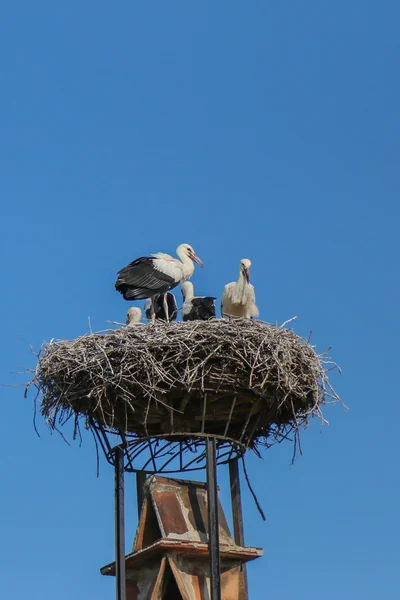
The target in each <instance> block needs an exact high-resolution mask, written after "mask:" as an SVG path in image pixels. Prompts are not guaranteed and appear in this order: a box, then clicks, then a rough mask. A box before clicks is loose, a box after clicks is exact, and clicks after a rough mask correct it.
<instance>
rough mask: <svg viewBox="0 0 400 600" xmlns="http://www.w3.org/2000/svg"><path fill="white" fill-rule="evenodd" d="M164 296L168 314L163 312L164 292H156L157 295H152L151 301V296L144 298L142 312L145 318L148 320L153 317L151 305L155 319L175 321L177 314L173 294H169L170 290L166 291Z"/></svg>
mask: <svg viewBox="0 0 400 600" xmlns="http://www.w3.org/2000/svg"><path fill="white" fill-rule="evenodd" d="M165 296H166V300H167V308H168V315H167V314H166V312H165V306H164V294H157V296H154V302H152V301H151V298H148V299H147V300H146V303H145V305H144V314H145V315H146V319H147V320H148V321H151V320H152V319H153V306H154V312H155V315H156V316H155V318H156V319H161V320H162V321H176V317H177V314H178V306H177V304H176V298H175V296H174V295H173V294H171V292H167V293H166V294H165Z"/></svg>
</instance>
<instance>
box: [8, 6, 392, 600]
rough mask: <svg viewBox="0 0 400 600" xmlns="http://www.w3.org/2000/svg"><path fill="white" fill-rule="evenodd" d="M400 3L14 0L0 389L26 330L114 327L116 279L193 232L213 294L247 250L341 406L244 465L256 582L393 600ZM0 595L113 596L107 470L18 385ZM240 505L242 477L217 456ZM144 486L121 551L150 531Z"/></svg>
mask: <svg viewBox="0 0 400 600" xmlns="http://www.w3.org/2000/svg"><path fill="white" fill-rule="evenodd" d="M399 19H400V6H399V4H398V2H394V1H391V0H388V1H387V2H383V3H382V2H378V1H373V0H371V1H368V0H367V1H366V0H346V1H344V0H337V1H336V2H327V1H321V0H308V1H306V2H294V1H292V2H266V1H265V0H258V1H252V2H248V3H244V2H237V1H236V0H230V1H229V2H227V1H219V2H210V1H206V0H203V1H202V2H187V1H183V0H181V1H172V2H137V1H135V0H123V1H121V0H114V1H113V2H106V1H104V0H96V2H95V1H93V0H86V1H85V2H78V1H77V0H69V1H68V2H54V1H53V2H50V1H49V0H38V1H37V2H31V1H29V2H28V1H27V0H21V1H19V2H7V3H4V4H3V6H2V11H1V19H0V54H1V57H2V58H1V90H2V91H1V95H0V121H1V145H0V169H1V177H0V181H1V183H0V186H1V187H0V194H1V206H2V211H1V216H2V220H1V222H2V235H1V242H2V256H3V260H2V261H1V279H2V281H3V294H2V315H3V318H2V344H1V373H0V380H1V382H2V383H3V384H13V385H15V384H18V383H22V382H24V381H26V377H25V376H21V375H14V374H12V373H11V372H15V371H20V370H21V368H22V367H23V366H25V367H32V366H34V364H35V359H34V357H33V356H32V355H31V354H30V351H29V346H28V345H27V343H26V342H24V341H23V340H26V341H27V342H29V343H31V344H32V345H33V346H34V347H35V348H38V347H39V346H40V344H41V342H42V341H43V340H49V339H51V338H73V337H76V336H78V335H81V334H83V333H85V332H87V331H88V316H90V318H91V322H92V327H93V329H103V328H105V327H107V320H108V319H112V320H122V319H123V318H124V314H125V311H126V309H127V303H125V302H124V301H123V299H122V298H121V297H120V296H119V295H118V294H117V293H116V292H115V291H114V281H115V275H116V271H117V270H118V269H119V268H121V267H122V266H124V265H126V264H127V263H128V262H129V261H130V260H133V259H134V258H136V257H138V256H141V255H143V254H147V253H149V252H155V251H159V250H161V251H165V252H173V251H174V249H175V247H176V246H177V245H178V244H179V243H180V242H188V243H190V244H192V245H193V246H194V248H195V250H196V251H197V253H198V254H199V256H200V257H201V258H202V259H203V260H204V262H205V263H206V265H207V268H206V269H205V270H204V271H199V270H197V271H196V273H195V276H194V278H193V282H194V284H195V286H196V289H197V291H198V293H200V294H210V295H218V294H220V291H221V290H222V287H223V285H224V284H225V283H226V282H228V281H231V280H232V279H234V278H235V277H236V274H237V267H238V262H239V260H240V259H241V258H243V257H248V258H250V259H251V260H252V261H253V283H254V285H255V286H256V291H257V299H258V304H259V306H260V311H261V317H262V318H263V319H265V320H267V321H270V322H278V323H280V322H282V321H284V320H286V319H288V318H290V317H292V316H294V315H298V320H297V322H296V324H295V329H296V331H297V332H298V333H300V334H302V335H307V334H308V332H309V331H310V330H312V331H313V340H314V343H315V344H317V347H318V348H319V349H321V350H323V349H325V348H326V347H327V346H329V345H332V346H333V350H332V355H333V357H334V358H335V359H336V360H337V362H339V363H340V365H341V366H342V368H343V375H342V376H341V377H339V376H334V384H335V386H336V388H337V390H338V392H339V393H340V394H341V395H342V397H343V399H344V401H345V402H346V404H347V405H348V406H349V407H350V411H349V412H347V413H346V412H344V411H343V410H342V409H341V408H340V407H334V408H331V409H330V410H328V411H327V417H328V419H329V420H330V421H331V426H330V427H326V428H325V429H324V431H323V432H322V434H321V433H320V428H319V424H318V423H315V424H314V425H313V426H312V427H310V429H309V430H308V431H306V432H305V433H304V434H303V437H302V440H303V450H304V456H303V457H301V458H299V459H298V460H297V462H296V463H295V465H294V466H293V467H291V466H290V458H291V447H290V444H288V445H287V446H284V445H281V446H279V447H275V448H273V449H271V450H269V451H266V452H265V453H264V455H263V460H259V459H257V458H256V457H254V456H252V457H249V458H248V461H247V463H248V469H249V472H250V475H251V478H252V480H253V484H254V487H255V489H256V492H257V494H258V496H259V498H260V501H261V503H262V506H263V508H264V510H265V512H266V514H267V522H266V523H264V522H262V521H261V519H260V517H259V515H258V513H257V511H256V509H255V506H254V504H253V502H252V499H251V498H250V496H249V493H248V491H247V490H246V489H244V490H243V493H244V508H245V529H246V541H247V543H248V544H249V545H259V546H262V547H263V548H264V551H265V556H264V558H263V559H260V560H258V561H256V562H255V563H253V564H252V565H251V566H250V568H249V580H250V592H251V598H260V599H264V598H265V599H266V600H268V598H273V599H274V600H287V599H288V598H293V599H295V600H303V599H304V600H337V599H338V598H340V599H341V600H354V599H358V598H360V599H361V598H362V599H363V600H372V599H376V598H385V599H387V600H391V599H397V598H398V597H399V596H400V572H399V567H398V565H399V549H398V539H399V534H400V531H399V500H400V498H399V496H400V485H399V469H398V464H397V457H398V440H397V437H398V424H399V418H400V415H399V398H398V394H399V392H398V382H397V377H396V370H397V368H398V364H397V363H398V336H399V326H398V322H399V276H398V221H399V194H400V179H399V157H400V156H399V155H400V119H399V106H400V83H399V64H400V42H399ZM0 393H1V410H2V414H1V419H0V433H1V446H2V452H1V458H0V461H1V462H0V464H1V481H2V493H1V495H0V556H1V561H0V579H1V583H0V593H1V596H2V597H4V598H13V600H14V599H15V600H22V599H25V598H27V597H29V598H30V600H50V599H53V598H54V596H55V595H56V596H57V600H71V598H74V600H84V599H85V600H86V599H87V598H94V597H95V598H96V599H97V600H103V599H104V600H106V599H109V598H113V597H114V596H113V594H114V587H113V584H114V582H113V580H111V579H107V578H104V577H101V576H100V574H99V568H100V566H102V565H104V564H106V563H107V562H109V561H110V560H112V559H113V498H112V494H113V486H112V476H113V473H112V469H111V467H109V466H108V465H107V464H106V463H105V462H104V461H102V463H101V476H100V478H99V479H96V464H95V462H96V461H95V452H94V447H93V442H92V439H91V436H90V435H87V436H85V439H84V443H83V446H82V448H79V447H78V445H77V444H74V445H72V446H71V447H68V446H67V445H66V444H65V443H64V442H63V440H62V439H61V438H60V437H59V436H57V435H53V436H50V434H49V433H48V432H47V430H46V429H45V427H44V425H43V423H42V422H40V421H39V429H40V432H41V439H38V438H37V436H36V435H35V433H34V431H33V426H32V396H31V397H30V399H28V400H24V399H23V388H21V387H2V388H0ZM219 478H220V479H219V481H220V484H221V487H222V500H223V503H224V505H225V507H226V510H228V494H227V492H228V488H227V485H226V482H227V479H226V470H225V469H224V468H221V469H220V471H219ZM133 484H134V482H133V477H131V478H130V479H128V481H127V486H128V488H129V489H128V492H129V493H128V500H127V502H128V509H129V511H128V513H129V514H128V515H127V521H128V523H127V527H128V530H127V548H128V547H129V546H130V544H131V541H132V539H133V534H134V529H135V524H136V523H135V506H134V485H133Z"/></svg>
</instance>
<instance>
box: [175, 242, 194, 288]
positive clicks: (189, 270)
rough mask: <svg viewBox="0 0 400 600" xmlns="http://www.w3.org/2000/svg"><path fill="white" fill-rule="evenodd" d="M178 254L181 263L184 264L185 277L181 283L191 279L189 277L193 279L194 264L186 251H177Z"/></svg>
mask: <svg viewBox="0 0 400 600" xmlns="http://www.w3.org/2000/svg"><path fill="white" fill-rule="evenodd" d="M176 253H177V255H178V256H179V258H180V260H181V263H182V272H183V277H182V279H181V281H186V279H189V277H191V276H192V275H193V272H194V262H193V261H192V259H191V258H189V257H188V255H187V254H186V252H185V250H183V249H178V250H177V251H176Z"/></svg>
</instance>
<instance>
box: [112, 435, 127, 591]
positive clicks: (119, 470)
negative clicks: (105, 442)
mask: <svg viewBox="0 0 400 600" xmlns="http://www.w3.org/2000/svg"><path fill="white" fill-rule="evenodd" d="M114 484H115V575H116V577H115V585H116V599H117V600H126V577H125V515H124V451H123V449H122V448H121V447H120V446H117V448H115V479H114Z"/></svg>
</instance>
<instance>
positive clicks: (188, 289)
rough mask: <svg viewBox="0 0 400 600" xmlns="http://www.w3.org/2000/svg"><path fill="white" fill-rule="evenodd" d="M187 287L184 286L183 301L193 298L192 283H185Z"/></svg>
mask: <svg viewBox="0 0 400 600" xmlns="http://www.w3.org/2000/svg"><path fill="white" fill-rule="evenodd" d="M186 286H187V287H185V302H186V301H187V300H193V298H194V288H193V286H192V285H190V284H189V283H187V284H186Z"/></svg>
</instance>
